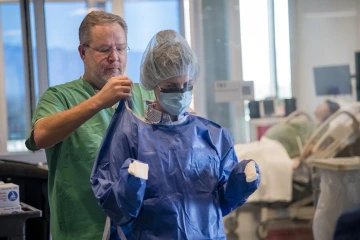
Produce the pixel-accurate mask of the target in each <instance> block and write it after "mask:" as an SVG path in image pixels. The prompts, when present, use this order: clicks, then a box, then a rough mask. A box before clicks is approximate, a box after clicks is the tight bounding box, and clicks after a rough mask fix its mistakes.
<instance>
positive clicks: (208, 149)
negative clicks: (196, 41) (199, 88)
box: [91, 30, 260, 240]
mask: <svg viewBox="0 0 360 240" xmlns="http://www.w3.org/2000/svg"><path fill="white" fill-rule="evenodd" d="M198 72H199V67H198V62H197V59H196V55H195V53H194V52H193V50H192V49H191V48H190V47H189V45H188V44H187V42H186V40H185V39H184V38H183V37H181V36H180V35H179V34H178V33H176V32H175V31H173V30H165V31H161V32H159V33H157V34H156V35H155V36H154V37H153V38H152V39H151V41H150V43H149V44H148V47H147V49H146V51H145V53H144V56H143V59H142V64H141V83H142V86H143V87H145V88H146V89H148V90H154V93H155V96H156V100H155V101H154V102H152V103H150V104H148V106H147V109H146V113H145V117H144V118H140V117H139V116H136V115H135V114H134V113H133V112H132V111H131V108H130V105H131V104H130V101H122V102H120V103H119V105H118V108H117V110H116V113H115V115H114V117H113V119H112V122H111V124H110V126H109V128H108V130H107V134H106V135H105V138H104V140H103V143H102V145H101V147H100V150H99V153H98V156H97V158H96V161H95V163H94V167H93V171H92V174H91V184H92V188H93V191H94V193H95V196H96V197H97V198H98V199H99V205H100V206H101V208H102V209H103V210H104V211H105V213H106V214H107V215H108V216H109V217H110V218H111V220H112V222H113V223H114V224H116V225H117V226H121V228H122V229H123V230H124V232H125V234H126V235H127V239H129V240H130V239H136V240H141V239H146V240H153V239H161V240H169V239H181V240H184V239H191V240H196V239H226V236H225V232H224V226H223V222H222V217H223V216H225V215H227V214H228V213H229V212H231V211H232V210H234V209H235V208H237V207H239V206H241V205H242V204H243V203H245V202H246V200H247V198H248V197H249V196H250V195H251V194H252V193H253V192H254V191H255V190H256V189H257V187H258V185H259V183H260V172H259V168H258V166H257V164H256V163H255V162H254V161H253V160H242V161H240V162H238V159H237V158H236V154H235V152H234V143H233V140H232V137H231V135H230V133H229V132H228V131H227V130H226V129H225V128H223V127H221V126H219V125H218V124H216V123H214V122H212V121H210V120H207V119H205V118H202V117H199V116H196V115H194V114H192V113H189V112H187V109H188V108H189V105H190V103H191V100H192V93H193V87H194V84H195V82H196V79H197V77H198Z"/></svg>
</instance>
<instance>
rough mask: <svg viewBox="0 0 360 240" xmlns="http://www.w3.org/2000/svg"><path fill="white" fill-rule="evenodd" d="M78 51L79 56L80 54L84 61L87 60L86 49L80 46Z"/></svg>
mask: <svg viewBox="0 0 360 240" xmlns="http://www.w3.org/2000/svg"><path fill="white" fill-rule="evenodd" d="M78 51H79V54H80V58H81V59H82V60H84V59H85V48H84V46H83V45H82V44H80V45H79V47H78Z"/></svg>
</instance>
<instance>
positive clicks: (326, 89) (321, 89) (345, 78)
mask: <svg viewBox="0 0 360 240" xmlns="http://www.w3.org/2000/svg"><path fill="white" fill-rule="evenodd" d="M350 78H351V76H350V67H349V65H342V66H329V67H315V68H314V79H315V89H316V95H317V96H322V95H345V94H351V81H350Z"/></svg>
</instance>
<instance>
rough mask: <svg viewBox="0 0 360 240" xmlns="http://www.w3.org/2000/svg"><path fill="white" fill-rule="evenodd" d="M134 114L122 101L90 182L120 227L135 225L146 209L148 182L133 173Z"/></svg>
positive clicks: (134, 157) (134, 154) (98, 197)
mask: <svg viewBox="0 0 360 240" xmlns="http://www.w3.org/2000/svg"><path fill="white" fill-rule="evenodd" d="M132 117H133V115H132V114H131V113H130V112H129V111H127V109H126V108H125V105H124V102H123V101H121V102H120V103H119V106H118V108H117V110H116V113H115V115H114V117H113V118H112V121H111V123H110V125H109V128H108V130H107V133H106V134H105V137H104V139H103V142H102V144H101V146H100V149H99V152H98V155H97V157H96V159H95V163H94V166H93V169H92V173H91V177H90V183H91V187H92V189H93V192H94V194H95V197H96V198H97V199H98V200H99V205H100V207H101V208H102V209H103V211H104V212H105V213H106V214H107V215H108V216H109V217H110V218H111V219H112V220H113V222H114V223H115V224H116V225H125V224H128V223H130V222H132V221H133V220H134V219H135V218H136V217H137V216H138V214H139V211H140V208H141V206H142V202H143V198H144V194H145V188H146V180H145V179H143V178H139V177H135V176H133V175H132V174H130V173H129V166H130V164H131V163H132V162H134V161H135V160H136V157H137V146H136V145H137V144H136V138H134V136H132V137H129V136H130V134H134V133H135V132H137V130H136V129H135V128H136V124H134V121H133V119H132Z"/></svg>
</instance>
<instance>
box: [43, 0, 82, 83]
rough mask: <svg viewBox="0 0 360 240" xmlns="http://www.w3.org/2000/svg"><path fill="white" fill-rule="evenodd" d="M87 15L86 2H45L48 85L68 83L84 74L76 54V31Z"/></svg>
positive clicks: (77, 43)
mask: <svg viewBox="0 0 360 240" xmlns="http://www.w3.org/2000/svg"><path fill="white" fill-rule="evenodd" d="M86 14H87V6H86V3H85V2H45V24H46V42H47V52H48V66H49V86H54V85H58V84H62V83H65V82H69V81H72V80H75V79H77V78H79V77H80V76H81V75H82V74H83V73H84V66H83V63H82V60H81V58H80V56H79V53H78V50H77V49H78V46H79V37H78V29H79V26H80V23H81V21H82V20H83V18H84V17H85V15H86Z"/></svg>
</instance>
